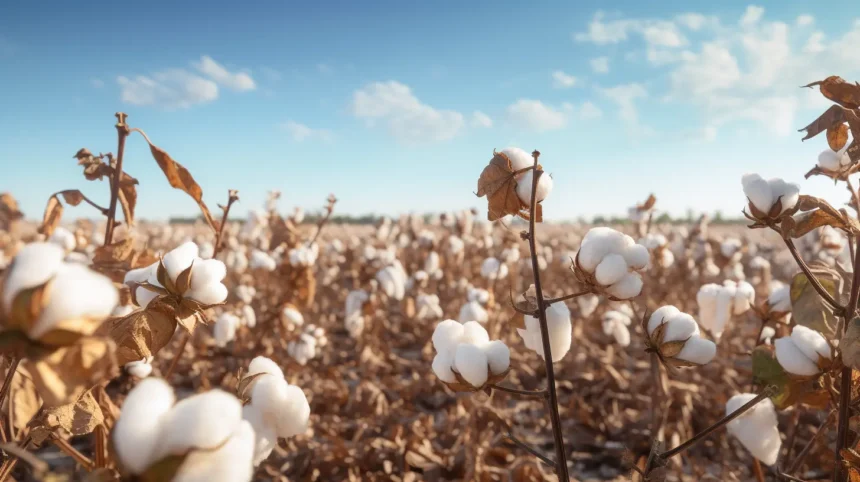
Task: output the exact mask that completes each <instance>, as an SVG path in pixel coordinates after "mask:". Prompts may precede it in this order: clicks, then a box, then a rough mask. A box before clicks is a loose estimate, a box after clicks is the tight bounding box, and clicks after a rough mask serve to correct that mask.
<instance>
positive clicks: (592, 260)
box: [577, 227, 633, 273]
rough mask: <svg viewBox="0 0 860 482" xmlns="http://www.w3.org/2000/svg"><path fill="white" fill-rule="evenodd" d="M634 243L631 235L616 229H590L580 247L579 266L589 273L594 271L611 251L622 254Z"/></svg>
mask: <svg viewBox="0 0 860 482" xmlns="http://www.w3.org/2000/svg"><path fill="white" fill-rule="evenodd" d="M631 244H633V239H632V238H630V236H625V235H624V234H622V233H619V232H618V231H615V230H614V229H611V228H607V227H597V228H592V229H590V230H589V231H588V232H587V233H586V234H585V237H584V238H582V244H581V245H580V247H579V253H578V255H577V256H578V261H579V266H580V267H581V268H582V269H584V270H585V271H587V272H589V273H593V272H594V270H595V269H596V268H597V265H598V264H600V262H601V261H602V260H603V258H604V257H605V256H606V255H607V254H610V253H616V254H621V253H623V252H624V250H625V249H626V248H627V247H628V246H629V245H631Z"/></svg>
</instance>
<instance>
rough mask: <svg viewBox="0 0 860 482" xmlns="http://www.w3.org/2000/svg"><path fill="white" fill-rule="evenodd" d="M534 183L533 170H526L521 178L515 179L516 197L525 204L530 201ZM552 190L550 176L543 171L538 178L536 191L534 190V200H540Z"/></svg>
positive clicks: (528, 203)
mask: <svg viewBox="0 0 860 482" xmlns="http://www.w3.org/2000/svg"><path fill="white" fill-rule="evenodd" d="M533 183H534V170H530V171H526V172H525V173H524V174H523V176H522V178H520V179H518V180H517V197H519V198H520V201H522V203H523V204H525V205H527V206H528V205H530V204H531V202H532V184H533ZM550 192H552V177H551V176H550V175H549V174H548V173H546V172H544V173H542V174H541V175H540V177H539V178H538V184H537V191H535V202H541V201H543V200H544V199H546V198H547V196H549V193H550Z"/></svg>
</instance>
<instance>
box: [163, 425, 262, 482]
mask: <svg viewBox="0 0 860 482" xmlns="http://www.w3.org/2000/svg"><path fill="white" fill-rule="evenodd" d="M255 439H256V436H255V433H254V428H253V427H252V426H251V424H250V423H248V422H247V421H244V420H242V421H241V422H240V423H239V424H238V426H237V428H236V429H235V430H234V431H233V433H232V434H231V435H230V438H229V439H227V441H226V442H225V443H224V444H223V445H222V446H220V447H218V448H217V449H216V450H213V451H209V452H207V451H195V452H191V453H190V454H188V456H187V457H186V458H185V461H183V463H182V465H181V466H180V467H179V470H178V471H177V472H176V475H175V476H174V477H173V480H172V482H250V481H251V479H252V478H253V477H254V463H253V462H254V448H255V443H254V442H255Z"/></svg>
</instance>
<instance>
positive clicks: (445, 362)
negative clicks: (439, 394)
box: [433, 349, 457, 383]
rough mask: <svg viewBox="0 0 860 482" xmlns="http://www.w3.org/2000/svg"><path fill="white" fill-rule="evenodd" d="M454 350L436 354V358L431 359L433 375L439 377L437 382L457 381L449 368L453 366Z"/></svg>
mask: <svg viewBox="0 0 860 482" xmlns="http://www.w3.org/2000/svg"><path fill="white" fill-rule="evenodd" d="M455 350H456V349H451V350H444V351H440V352H438V353H436V356H435V357H434V358H433V373H435V374H436V376H437V377H439V380H442V381H443V382H445V383H454V382H456V381H457V377H456V376H454V372H453V371H451V367H453V366H454V353H455Z"/></svg>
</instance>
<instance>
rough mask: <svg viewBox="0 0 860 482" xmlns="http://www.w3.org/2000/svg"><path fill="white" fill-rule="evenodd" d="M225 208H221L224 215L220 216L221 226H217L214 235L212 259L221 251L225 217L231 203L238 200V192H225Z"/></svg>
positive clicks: (231, 205)
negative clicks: (216, 231)
mask: <svg viewBox="0 0 860 482" xmlns="http://www.w3.org/2000/svg"><path fill="white" fill-rule="evenodd" d="M227 196H228V197H227V206H226V207H225V206H222V207H221V209H222V210H223V211H224V214H223V215H222V216H221V224H219V225H218V233H217V234H216V235H215V250H214V251H213V252H212V259H215V258H216V257H217V256H218V253H219V252H220V251H221V246H222V245H223V244H224V227H225V226H227V216H229V215H230V208H231V207H233V203H234V202H236V201H238V200H239V191H236V190H235V189H230V190H228V191H227Z"/></svg>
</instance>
